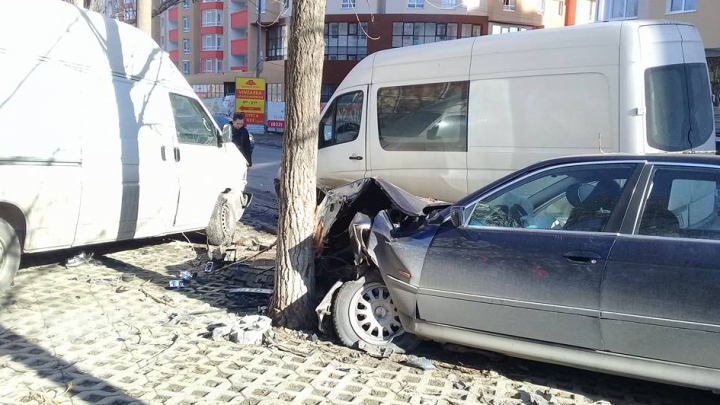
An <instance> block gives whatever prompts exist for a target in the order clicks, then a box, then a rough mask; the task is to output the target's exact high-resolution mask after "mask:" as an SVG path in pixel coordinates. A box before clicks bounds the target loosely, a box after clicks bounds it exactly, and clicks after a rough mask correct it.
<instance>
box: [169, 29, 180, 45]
mask: <svg viewBox="0 0 720 405" xmlns="http://www.w3.org/2000/svg"><path fill="white" fill-rule="evenodd" d="M168 41H170V42H176V43H177V41H178V29H177V28H174V29H171V30H170V31H169V32H168Z"/></svg>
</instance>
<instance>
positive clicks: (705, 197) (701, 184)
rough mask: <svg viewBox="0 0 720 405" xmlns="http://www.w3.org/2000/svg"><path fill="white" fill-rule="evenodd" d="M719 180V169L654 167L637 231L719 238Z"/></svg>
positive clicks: (659, 234) (650, 233)
mask: <svg viewBox="0 0 720 405" xmlns="http://www.w3.org/2000/svg"><path fill="white" fill-rule="evenodd" d="M719 183H720V170H713V169H689V168H672V167H665V168H660V169H658V170H657V172H656V173H655V174H654V176H653V180H652V188H651V189H650V194H649V196H648V198H647V201H646V203H645V207H644V210H643V214H642V217H641V218H640V226H639V228H638V233H639V234H640V235H652V236H671V237H683V238H693V239H715V240H720V219H719V218H718V212H720V200H719V199H718V195H719V193H720V192H719V191H718V184H719Z"/></svg>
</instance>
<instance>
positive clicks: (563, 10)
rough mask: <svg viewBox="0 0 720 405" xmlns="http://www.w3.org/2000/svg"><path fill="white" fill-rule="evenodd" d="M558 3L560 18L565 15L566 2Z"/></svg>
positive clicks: (561, 0)
mask: <svg viewBox="0 0 720 405" xmlns="http://www.w3.org/2000/svg"><path fill="white" fill-rule="evenodd" d="M557 3H558V15H559V16H563V15H565V1H564V0H560V1H558V2H557Z"/></svg>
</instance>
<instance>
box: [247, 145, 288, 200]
mask: <svg viewBox="0 0 720 405" xmlns="http://www.w3.org/2000/svg"><path fill="white" fill-rule="evenodd" d="M281 153H282V151H281V150H280V149H276V148H269V147H266V146H260V145H256V146H255V149H254V150H253V155H252V161H253V166H252V167H251V168H250V171H249V172H248V188H250V189H251V191H252V192H254V193H258V192H270V193H273V194H274V193H275V186H274V185H273V179H274V178H275V176H276V175H277V171H278V168H279V167H280V157H281Z"/></svg>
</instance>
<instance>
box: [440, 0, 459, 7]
mask: <svg viewBox="0 0 720 405" xmlns="http://www.w3.org/2000/svg"><path fill="white" fill-rule="evenodd" d="M456 7H457V0H442V8H456Z"/></svg>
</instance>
